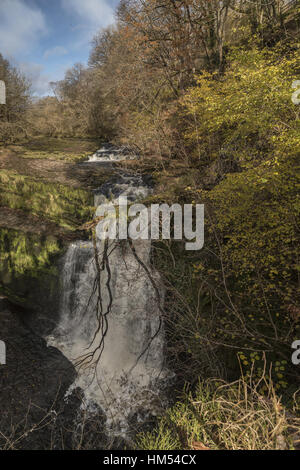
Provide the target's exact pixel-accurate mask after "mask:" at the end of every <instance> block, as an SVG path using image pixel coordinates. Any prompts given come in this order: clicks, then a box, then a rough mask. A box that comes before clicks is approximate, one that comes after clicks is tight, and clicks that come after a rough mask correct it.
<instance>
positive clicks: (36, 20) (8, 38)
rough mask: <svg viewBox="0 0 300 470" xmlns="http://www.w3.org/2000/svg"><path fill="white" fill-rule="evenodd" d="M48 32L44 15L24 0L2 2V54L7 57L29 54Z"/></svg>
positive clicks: (0, 34)
mask: <svg viewBox="0 0 300 470" xmlns="http://www.w3.org/2000/svg"><path fill="white" fill-rule="evenodd" d="M46 32H47V27H46V21H45V17H44V15H43V13H42V12H41V11H40V10H39V9H37V8H35V7H32V6H29V5H28V4H27V3H26V2H25V1H24V0H0V52H1V53H3V54H4V55H6V56H13V55H16V54H20V53H24V54H26V53H28V52H29V51H30V48H31V47H32V46H33V45H34V43H35V42H36V41H37V40H38V38H39V36H40V35H43V34H45V33H46Z"/></svg>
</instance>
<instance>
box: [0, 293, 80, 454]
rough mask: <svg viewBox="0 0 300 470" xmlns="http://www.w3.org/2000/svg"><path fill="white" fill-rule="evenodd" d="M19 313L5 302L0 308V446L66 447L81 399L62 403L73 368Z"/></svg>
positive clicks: (20, 447) (73, 374)
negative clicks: (0, 360)
mask: <svg viewBox="0 0 300 470" xmlns="http://www.w3.org/2000/svg"><path fill="white" fill-rule="evenodd" d="M5 302H6V301H5ZM5 302H4V303H5ZM1 305H2V307H3V306H4V307H5V305H3V301H1V302H0V306H1ZM19 313H20V312H17V311H13V309H10V310H9V309H8V308H7V302H6V308H4V309H1V312H0V324H1V332H0V336H1V338H0V339H1V340H2V341H4V342H5V344H6V348H7V359H6V365H1V366H0V389H1V394H0V432H1V434H0V448H2V449H3V448H4V449H5V448H6V449H10V448H13V449H39V450H43V449H51V448H70V447H71V446H72V436H71V434H72V433H71V432H70V430H72V429H73V427H74V426H73V422H74V420H75V418H76V414H77V412H78V408H79V406H80V399H77V400H73V401H72V402H69V403H66V402H65V401H64V395H65V393H66V391H67V389H68V388H69V386H70V385H71V384H72V382H73V381H74V379H75V376H76V372H75V369H74V367H73V365H72V364H71V363H70V362H69V361H68V360H67V359H66V358H65V357H64V356H63V355H62V354H61V353H60V352H59V351H58V350H56V349H54V348H48V347H47V345H46V342H45V340H43V339H42V338H40V337H39V336H37V335H36V334H35V333H33V332H32V331H31V330H29V329H28V328H27V327H26V326H25V325H24V324H23V323H22V322H21V321H20V317H19Z"/></svg>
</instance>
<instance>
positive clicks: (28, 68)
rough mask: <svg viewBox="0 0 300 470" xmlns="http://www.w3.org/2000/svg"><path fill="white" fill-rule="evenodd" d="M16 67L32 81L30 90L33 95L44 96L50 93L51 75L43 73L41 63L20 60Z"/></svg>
mask: <svg viewBox="0 0 300 470" xmlns="http://www.w3.org/2000/svg"><path fill="white" fill-rule="evenodd" d="M18 68H19V70H20V71H21V72H22V73H23V74H24V75H25V76H26V77H27V78H28V79H29V80H30V82H31V83H32V91H33V93H34V94H35V95H37V96H45V95H48V94H49V93H50V86H49V83H50V82H51V77H50V76H49V75H47V74H45V73H44V67H43V66H42V65H40V64H35V63H32V62H22V63H18Z"/></svg>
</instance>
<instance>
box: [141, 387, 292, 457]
mask: <svg viewBox="0 0 300 470" xmlns="http://www.w3.org/2000/svg"><path fill="white" fill-rule="evenodd" d="M261 380H262V381H265V382H266V385H267V387H268V394H267V396H265V397H262V396H261V395H260V394H259V393H258V392H257V389H258V385H260V384H258V383H257V384H255V385H254V384H252V386H251V387H250V386H249V384H248V383H246V381H245V380H244V379H243V378H242V379H240V380H239V381H237V382H235V383H232V384H226V383H222V382H220V381H206V382H202V381H200V382H199V384H198V387H197V390H196V392H195V393H194V394H192V393H188V392H186V393H185V394H184V397H183V399H182V400H181V401H180V402H178V403H177V404H176V405H175V406H173V407H172V408H170V409H169V410H168V411H167V412H166V414H165V415H164V416H163V417H162V418H161V419H160V421H159V424H158V425H157V427H156V428H155V429H154V430H153V431H152V432H147V433H142V434H139V435H138V436H137V441H136V442H137V447H138V448H139V449H145V450H188V449H190V450H193V449H194V450H197V449H201V448H202V447H203V446H204V447H206V448H209V449H211V450H287V449H289V450H292V449H295V446H296V445H297V441H298V442H299V436H297V431H298V430H299V425H300V419H298V418H295V417H293V416H292V415H290V414H288V413H286V411H285V410H284V408H283V407H282V405H281V402H280V399H279V398H278V397H277V396H276V394H275V391H274V389H273V386H272V383H270V382H268V381H267V380H266V379H265V378H262V379H261Z"/></svg>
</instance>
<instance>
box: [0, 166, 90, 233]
mask: <svg viewBox="0 0 300 470" xmlns="http://www.w3.org/2000/svg"><path fill="white" fill-rule="evenodd" d="M0 194H1V195H0V205H1V206H4V207H9V208H11V209H22V210H24V211H29V212H30V213H32V214H34V215H38V216H43V217H46V218H47V219H49V220H51V221H53V222H56V223H57V224H58V225H60V226H61V227H63V228H66V229H69V230H76V228H77V227H78V226H79V225H81V224H82V223H84V222H85V221H86V220H88V219H90V218H91V216H92V214H93V210H94V208H93V207H92V195H91V193H89V192H88V191H85V190H83V189H76V188H72V187H69V186H65V185H62V184H57V183H45V182H42V181H39V180H37V179H34V178H30V177H29V176H23V175H19V174H18V173H15V172H13V171H8V170H3V171H2V172H1V174H0Z"/></svg>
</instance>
